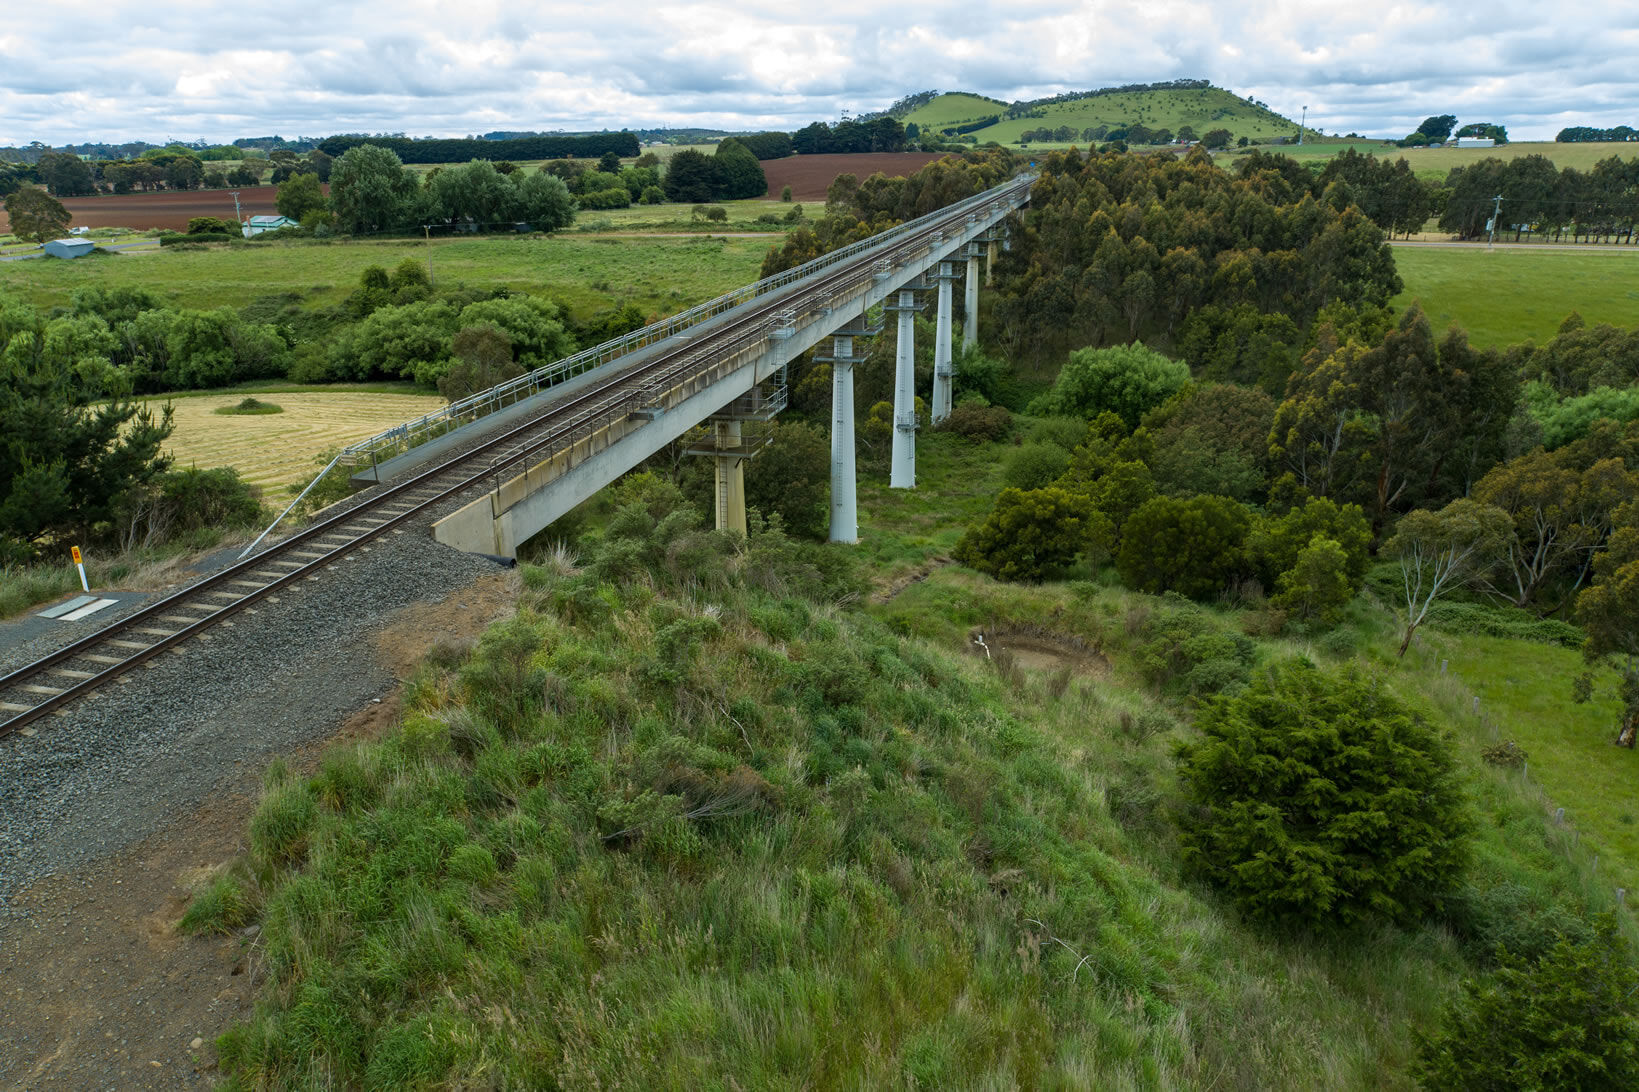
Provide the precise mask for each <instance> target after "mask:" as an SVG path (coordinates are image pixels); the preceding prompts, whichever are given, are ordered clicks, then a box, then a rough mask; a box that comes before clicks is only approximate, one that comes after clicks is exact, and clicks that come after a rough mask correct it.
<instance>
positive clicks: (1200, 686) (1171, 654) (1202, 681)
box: [1137, 596, 1257, 697]
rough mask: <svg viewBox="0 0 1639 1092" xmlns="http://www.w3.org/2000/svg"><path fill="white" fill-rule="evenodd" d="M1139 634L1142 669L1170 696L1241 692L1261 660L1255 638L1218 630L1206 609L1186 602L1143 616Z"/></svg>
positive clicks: (1148, 679)
mask: <svg viewBox="0 0 1639 1092" xmlns="http://www.w3.org/2000/svg"><path fill="white" fill-rule="evenodd" d="M1168 598H1169V599H1173V598H1175V597H1171V596H1169V597H1168ZM1140 631H1141V633H1142V635H1143V637H1144V638H1145V640H1144V643H1143V644H1142V645H1141V646H1139V649H1138V656H1137V659H1138V669H1139V671H1140V672H1141V673H1142V674H1143V676H1144V679H1145V681H1146V682H1148V683H1149V684H1150V685H1151V686H1153V687H1155V688H1156V689H1157V690H1161V691H1163V692H1167V693H1175V694H1187V695H1191V696H1194V697H1204V696H1206V695H1209V694H1217V693H1221V692H1223V691H1227V690H1239V689H1240V688H1241V687H1242V686H1245V685H1246V680H1247V678H1248V676H1249V675H1250V673H1251V671H1252V664H1253V662H1254V660H1255V659H1256V658H1257V646H1256V645H1255V644H1253V642H1252V639H1251V638H1249V637H1247V636H1245V635H1244V634H1240V633H1225V632H1220V631H1218V630H1216V629H1214V628H1213V626H1212V624H1211V622H1210V621H1209V620H1208V618H1207V614H1206V611H1204V610H1202V609H1201V608H1200V607H1198V606H1196V605H1195V604H1193V603H1190V602H1188V601H1186V600H1182V599H1176V601H1175V604H1174V605H1173V606H1172V607H1171V608H1169V609H1167V610H1164V611H1160V612H1157V613H1154V614H1150V615H1148V616H1147V617H1146V618H1144V619H1143V620H1142V621H1141V624H1140Z"/></svg>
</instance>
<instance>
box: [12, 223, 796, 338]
mask: <svg viewBox="0 0 1639 1092" xmlns="http://www.w3.org/2000/svg"><path fill="white" fill-rule="evenodd" d="M673 207H674V208H675V207H676V206H673ZM771 242H772V240H763V239H722V238H714V239H704V238H702V239H665V238H660V239H630V238H616V239H600V238H596V237H593V236H589V235H579V234H567V235H554V236H534V237H507V236H490V237H487V238H480V239H448V240H435V241H434V242H433V243H432V244H431V245H428V244H426V243H421V242H412V241H408V240H395V241H391V242H345V243H343V242H338V243H333V244H329V245H326V244H324V243H305V242H298V243H274V244H270V245H268V246H266V247H260V246H258V247H210V248H206V249H202V250H187V251H179V250H174V249H170V250H163V251H142V252H137V253H132V254H120V255H114V256H110V257H105V258H97V259H94V260H82V261H77V262H48V261H30V262H16V263H12V264H10V265H8V266H6V268H5V281H4V283H5V287H6V289H7V290H8V291H11V292H14V293H16V294H17V295H19V296H22V297H23V298H24V299H26V300H28V301H29V302H31V303H34V304H36V305H38V306H41V307H58V306H63V305H65V304H67V303H68V300H69V296H70V295H71V294H72V293H73V292H74V290H75V289H76V288H79V287H81V286H84V285H98V286H104V287H107V286H113V285H126V284H135V285H140V286H142V287H144V288H146V289H148V290H149V291H150V292H152V293H154V294H155V295H156V296H158V297H159V298H160V300H161V301H162V302H165V303H167V304H169V305H171V306H175V307H194V308H212V307H223V306H227V307H243V306H244V305H246V304H248V303H250V302H252V301H253V300H256V299H259V298H262V297H264V296H279V295H284V294H287V293H289V294H294V295H295V296H297V297H299V298H300V299H301V300H302V302H303V303H304V304H306V305H309V306H313V305H326V304H335V303H339V302H341V301H342V300H343V299H345V298H346V297H347V295H348V293H350V292H352V291H353V289H354V288H355V287H356V286H357V285H358V278H359V274H360V273H361V272H362V271H363V270H364V269H365V267H367V266H371V265H379V266H384V267H386V268H388V269H391V268H392V267H393V266H394V265H397V264H398V263H399V262H400V261H402V260H403V259H405V258H414V259H416V260H417V261H420V262H425V263H427V264H428V265H429V267H430V268H431V271H432V275H433V279H434V281H435V283H436V284H437V285H438V286H439V287H445V286H448V285H452V284H466V285H470V286H472V287H476V288H493V287H498V286H505V287H507V288H509V289H512V290H514V291H518V292H524V293H528V294H531V295H540V296H548V297H551V298H553V299H556V300H559V301H560V302H562V303H564V304H566V305H568V306H569V308H570V309H571V310H573V311H575V312H577V313H582V314H584V313H590V312H593V311H596V310H599V309H601V308H604V307H607V306H609V304H610V302H611V301H618V302H621V303H626V302H631V303H635V304H637V305H638V306H639V307H641V308H643V309H644V310H645V311H648V312H651V313H657V314H670V313H672V312H675V311H680V310H682V309H684V308H686V307H689V306H692V305H693V304H695V303H698V302H700V301H701V300H704V299H709V298H710V297H712V296H715V295H718V294H720V293H723V292H726V291H728V290H729V289H731V288H734V287H736V286H738V285H742V284H746V283H749V282H750V281H753V280H756V279H757V271H758V268H759V267H760V266H761V264H762V260H763V255H764V254H765V253H767V251H768V247H769V246H770V245H771Z"/></svg>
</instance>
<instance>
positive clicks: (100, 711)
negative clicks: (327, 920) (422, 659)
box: [0, 506, 495, 917]
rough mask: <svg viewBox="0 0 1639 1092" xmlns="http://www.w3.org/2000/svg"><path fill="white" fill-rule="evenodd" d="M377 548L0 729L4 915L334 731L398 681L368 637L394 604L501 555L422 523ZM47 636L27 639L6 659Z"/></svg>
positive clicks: (467, 577) (449, 585) (0, 904)
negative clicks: (239, 774) (31, 889)
mask: <svg viewBox="0 0 1639 1092" xmlns="http://www.w3.org/2000/svg"><path fill="white" fill-rule="evenodd" d="M440 507H441V508H443V507H445V506H440ZM364 549H367V550H368V552H364V550H360V551H357V552H355V553H354V554H353V555H351V556H349V557H348V558H346V559H344V560H342V561H340V562H337V563H336V564H334V565H332V566H330V567H329V568H328V569H327V570H325V571H324V572H322V573H321V574H319V575H318V576H317V577H316V578H315V579H311V580H307V581H303V582H302V585H301V587H300V588H299V589H298V590H294V591H291V592H289V593H287V594H284V595H281V596H280V597H279V602H277V603H266V602H264V603H263V604H260V605H258V607H257V608H256V610H257V613H256V614H255V615H253V616H249V617H247V616H245V615H241V616H239V617H238V618H235V619H232V620H231V624H230V623H224V624H222V625H219V626H217V627H215V628H213V629H212V630H211V631H210V632H209V633H207V634H204V635H202V636H201V637H200V638H197V639H195V640H194V641H191V642H189V643H188V644H187V645H185V646H183V647H182V650H181V654H180V655H177V654H167V655H164V656H161V657H159V658H157V659H156V660H155V661H153V663H152V664H151V666H146V667H142V668H138V669H136V670H134V671H132V672H130V673H129V674H127V675H125V676H123V677H122V678H121V679H120V680H118V681H116V682H115V683H113V684H111V685H110V686H108V687H106V688H104V689H103V691H101V692H100V693H98V694H96V695H94V696H92V697H91V698H89V699H87V700H86V701H84V702H82V703H80V704H78V705H76V706H73V707H71V708H70V709H69V710H68V711H67V714H66V716H63V717H52V718H48V719H46V720H44V721H42V722H40V723H38V724H36V725H34V726H33V727H34V728H35V729H36V734H35V735H33V736H23V735H21V734H19V735H15V736H11V737H7V738H5V739H0V917H3V916H5V915H7V914H9V913H11V912H12V911H11V908H10V903H9V899H10V896H11V895H12V894H14V893H15V892H17V891H18V890H20V889H22V888H24V887H26V886H27V885H29V884H30V883H32V882H34V881H35V880H37V879H40V878H42V877H44V876H47V875H52V874H55V873H59V872H64V871H69V870H72V869H75V868H77V867H79V866H81V865H84V864H85V863H87V862H89V861H92V860H95V859H97V858H100V857H103V856H106V855H107V854H109V853H112V852H115V851H117V850H119V849H121V848H123V847H125V846H127V845H129V844H131V843H132V842H134V841H136V840H138V839H140V838H142V837H145V836H146V835H148V834H150V833H152V832H153V831H155V830H157V829H159V828H160V827H161V826H163V825H164V823H165V822H166V821H168V820H170V819H173V818H174V817H175V816H176V814H178V813H179V812H181V811H183V810H185V809H189V808H192V807H195V806H197V805H198V804H199V803H200V802H201V801H202V800H204V799H205V798H206V797H207V796H208V795H209V794H210V793H211V791H212V790H213V788H214V787H215V786H216V785H217V784H218V783H219V782H222V781H223V780H224V779H226V778H228V777H231V776H232V775H234V774H235V772H236V771H239V770H242V768H243V766H244V765H245V764H247V763H250V764H261V763H263V762H266V761H267V760H268V759H269V758H271V757H272V756H273V755H274V754H278V753H283V752H286V751H288V750H290V749H292V748H293V747H294V746H296V745H298V744H301V743H303V742H306V741H308V740H311V739H313V738H315V737H317V736H320V735H323V734H325V733H327V732H329V731H332V730H333V729H334V727H335V725H336V723H337V722H338V721H339V720H340V719H341V718H342V717H343V716H344V715H345V714H347V713H350V712H352V711H354V710H356V709H358V708H359V707H360V706H362V705H364V704H366V703H368V702H369V701H370V700H371V699H372V698H376V697H380V696H381V695H382V694H384V693H385V692H387V690H388V689H389V688H390V687H391V686H392V685H393V679H392V676H391V674H390V673H389V672H388V671H387V670H386V669H384V668H383V667H381V666H380V665H379V664H378V663H377V661H376V658H375V656H374V653H373V649H372V646H371V640H370V638H371V635H372V633H373V632H374V631H375V630H376V629H378V628H379V627H380V626H381V625H382V624H383V623H384V622H385V620H386V619H387V618H388V617H389V616H390V615H391V614H392V613H393V612H395V611H397V610H399V609H401V608H403V607H405V606H408V605H410V604H413V603H416V602H420V601H422V600H426V599H436V598H439V597H442V596H444V595H446V594H448V593H449V592H451V591H454V590H456V589H458V588H461V587H464V586H466V585H468V584H470V583H471V582H472V581H473V580H475V579H477V578H478V577H479V576H481V575H483V574H485V573H490V572H494V571H495V565H494V563H493V562H491V561H489V560H487V559H484V558H481V557H476V556H473V555H469V554H462V553H458V552H456V551H454V550H451V549H449V548H447V547H445V546H442V545H439V544H438V543H436V542H434V541H432V539H431V538H430V537H429V536H428V532H427V530H426V526H425V525H423V526H420V527H415V528H410V529H407V530H405V531H404V532H403V533H401V534H388V535H387V536H384V538H382V539H378V540H377V541H376V542H374V543H372V544H371V545H370V546H368V547H366V548H364ZM65 628H67V627H65ZM72 636H77V634H68V635H65V636H64V638H62V640H66V639H69V638H70V637H72ZM50 643H61V641H60V640H58V641H52V642H50ZM39 644H41V642H39V641H36V642H30V646H37V645H39ZM41 651H43V649H41V648H37V647H25V646H18V647H17V648H14V649H10V650H8V651H7V655H6V659H7V660H8V661H17V662H21V661H24V660H26V659H28V658H29V657H30V656H37V655H38V654H39V653H40V652H41Z"/></svg>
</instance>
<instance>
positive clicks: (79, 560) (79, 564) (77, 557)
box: [69, 546, 91, 591]
mask: <svg viewBox="0 0 1639 1092" xmlns="http://www.w3.org/2000/svg"><path fill="white" fill-rule="evenodd" d="M69 549H71V550H73V551H74V567H75V568H76V569H78V570H80V587H81V588H82V589H84V590H85V591H90V590H91V585H90V584H89V583H88V582H87V581H86V579H85V558H84V557H83V556H81V554H80V548H79V547H78V546H70V547H69Z"/></svg>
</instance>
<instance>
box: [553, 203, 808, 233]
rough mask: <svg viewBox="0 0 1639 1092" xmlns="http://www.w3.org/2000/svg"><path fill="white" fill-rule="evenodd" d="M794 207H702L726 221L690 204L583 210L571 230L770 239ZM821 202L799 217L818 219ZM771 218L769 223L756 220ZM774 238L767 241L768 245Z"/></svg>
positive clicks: (805, 207)
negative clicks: (703, 214) (752, 234)
mask: <svg viewBox="0 0 1639 1092" xmlns="http://www.w3.org/2000/svg"><path fill="white" fill-rule="evenodd" d="M794 204H803V203H802V202H800V201H798V202H786V201H771V200H767V199H765V198H761V197H757V198H747V199H745V200H741V201H714V202H711V203H710V204H709V205H706V206H705V207H707V208H710V207H713V206H716V207H718V208H721V209H723V211H725V212H726V213H728V219H727V220H723V221H711V220H707V219H705V218H703V217H697V216H695V215H694V209H695V206H694V205H686V204H675V205H674V204H661V205H633V206H631V207H630V208H624V209H587V210H585V211H583V212H579V213H576V214H575V228H574V230H575V231H577V232H582V233H599V232H606V231H621V232H625V231H657V232H670V231H687V232H698V233H703V234H722V233H723V232H725V231H729V232H744V231H759V232H767V233H771V234H772V235H774V236H779V235H783V234H784V233H785V232H787V231H790V230H791V229H792V228H793V227H795V226H796V225H795V224H788V223H786V222H785V216H786V214H787V213H789V212H790V211H791V208H792V206H793V205H794ZM824 213H825V202H823V201H810V202H808V203H807V204H805V205H803V215H804V216H807V217H816V216H822V215H824ZM761 216H768V217H773V222H769V221H767V220H759V219H758V217H761ZM778 241H779V240H778V239H772V238H771V239H770V242H771V243H774V242H778Z"/></svg>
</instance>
